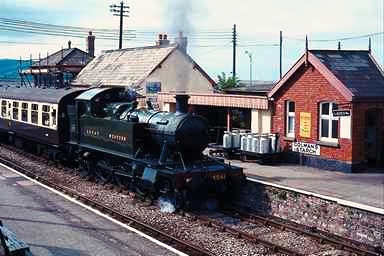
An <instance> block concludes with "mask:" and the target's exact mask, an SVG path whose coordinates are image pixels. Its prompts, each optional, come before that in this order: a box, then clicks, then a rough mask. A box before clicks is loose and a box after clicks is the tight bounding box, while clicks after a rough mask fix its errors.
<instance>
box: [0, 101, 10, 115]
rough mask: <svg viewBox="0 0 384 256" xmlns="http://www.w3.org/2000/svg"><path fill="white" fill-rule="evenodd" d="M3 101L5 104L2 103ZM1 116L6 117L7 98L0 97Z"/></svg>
mask: <svg viewBox="0 0 384 256" xmlns="http://www.w3.org/2000/svg"><path fill="white" fill-rule="evenodd" d="M4 103H5V104H4ZM0 115H1V117H2V118H5V119H8V118H9V117H8V100H6V99H1V113H0Z"/></svg>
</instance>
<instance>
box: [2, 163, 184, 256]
mask: <svg viewBox="0 0 384 256" xmlns="http://www.w3.org/2000/svg"><path fill="white" fill-rule="evenodd" d="M0 220H2V222H3V224H4V225H5V226H7V228H9V229H10V230H12V232H14V233H15V234H16V235H17V238H18V239H21V240H22V241H24V242H25V243H26V244H27V245H28V246H29V247H30V249H31V252H32V254H33V255H39V256H52V255H62V256H65V255H68V256H69V255H70V256H74V255H83V256H86V255H103V256H108V255H178V252H177V251H175V250H172V248H169V247H167V246H164V245H162V244H161V243H160V242H158V241H156V240H155V239H152V240H150V239H148V238H146V237H144V236H142V235H140V234H139V233H135V232H134V231H131V230H128V229H126V228H124V227H123V226H121V225H119V224H118V223H114V222H112V221H110V220H108V219H106V218H104V217H102V216H101V215H99V214H97V213H95V212H92V211H90V210H87V209H85V208H83V207H81V206H80V205H78V204H75V203H73V202H71V201H69V200H67V199H65V198H64V197H62V196H60V195H58V194H57V193H54V192H52V191H50V190H48V189H46V188H44V187H41V186H39V185H37V184H36V183H34V182H32V181H29V180H28V179H26V178H24V177H23V176H20V175H18V174H16V173H14V172H12V171H10V170H8V169H6V168H4V167H2V166H0ZM0 252H1V251H0Z"/></svg>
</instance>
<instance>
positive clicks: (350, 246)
mask: <svg viewBox="0 0 384 256" xmlns="http://www.w3.org/2000/svg"><path fill="white" fill-rule="evenodd" d="M226 213H227V214H231V215H233V216H238V217H239V218H241V219H242V220H244V221H248V222H251V223H258V224H263V225H267V226H271V227H275V228H278V229H280V230H289V231H292V232H295V233H297V234H302V235H305V236H308V237H311V238H312V239H315V240H316V241H318V242H319V243H328V244H331V245H333V246H335V247H336V248H338V249H340V250H345V251H348V252H351V253H354V254H357V255H376V256H379V255H384V250H382V249H381V248H379V247H374V246H370V245H367V244H364V243H360V242H358V241H354V240H351V239H348V238H345V237H341V236H338V235H335V234H332V233H327V232H324V231H321V230H318V229H317V228H316V227H308V226H305V225H301V224H298V223H295V222H291V221H287V220H284V219H281V218H278V217H273V216H268V217H266V216H261V215H257V214H254V213H249V212H248V211H247V210H239V209H238V207H236V209H234V208H233V209H228V210H227V211H226Z"/></svg>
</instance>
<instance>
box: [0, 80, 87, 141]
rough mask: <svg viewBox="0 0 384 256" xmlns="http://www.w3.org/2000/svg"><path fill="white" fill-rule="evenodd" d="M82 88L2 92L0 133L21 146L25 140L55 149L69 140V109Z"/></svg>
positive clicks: (12, 89) (23, 89) (22, 89)
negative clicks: (67, 111) (67, 109)
mask: <svg viewBox="0 0 384 256" xmlns="http://www.w3.org/2000/svg"><path fill="white" fill-rule="evenodd" d="M83 90H84V89H80V88H70V89H42V88H17V87H7V88H0V104H1V111H0V132H2V133H6V134H8V139H9V140H11V141H13V140H14V142H15V144H16V145H18V144H19V145H18V146H23V145H20V143H22V142H21V141H22V140H19V139H18V138H23V139H25V140H29V141H32V142H37V143H36V144H40V143H41V144H48V145H51V146H54V147H57V146H58V145H62V144H63V142H65V141H67V140H68V137H69V132H68V131H69V129H68V127H67V126H68V125H67V124H68V121H67V120H68V116H67V114H66V109H65V108H66V107H65V106H67V105H69V104H73V101H74V98H75V97H76V96H77V95H78V94H79V93H81V92H82V91H83Z"/></svg>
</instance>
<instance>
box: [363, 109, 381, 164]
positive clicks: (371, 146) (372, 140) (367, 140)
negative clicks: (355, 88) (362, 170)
mask: <svg viewBox="0 0 384 256" xmlns="http://www.w3.org/2000/svg"><path fill="white" fill-rule="evenodd" d="M382 115H383V111H382V110H381V109H370V110H367V112H366V113H365V129H364V146H365V160H366V162H367V163H368V166H369V167H383V166H384V159H383V158H384V155H383V154H384V149H383V146H384V127H383V125H382V122H383V120H382V118H383V116H382Z"/></svg>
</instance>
